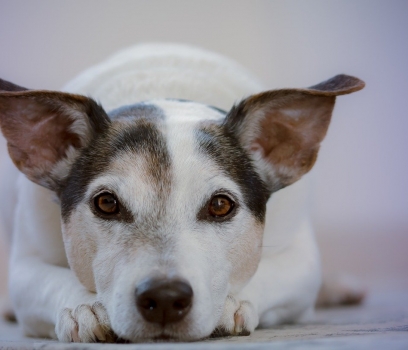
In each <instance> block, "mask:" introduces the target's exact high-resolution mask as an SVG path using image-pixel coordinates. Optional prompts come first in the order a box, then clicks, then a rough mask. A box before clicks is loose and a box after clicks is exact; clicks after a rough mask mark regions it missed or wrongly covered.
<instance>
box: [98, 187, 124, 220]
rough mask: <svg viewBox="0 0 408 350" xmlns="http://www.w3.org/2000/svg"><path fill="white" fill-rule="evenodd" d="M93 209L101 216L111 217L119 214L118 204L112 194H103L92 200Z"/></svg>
mask: <svg viewBox="0 0 408 350" xmlns="http://www.w3.org/2000/svg"><path fill="white" fill-rule="evenodd" d="M94 204H95V208H96V209H97V210H98V211H99V212H101V213H102V214H107V215H113V214H117V213H118V212H119V204H118V201H117V199H116V198H115V196H114V195H113V194H112V193H109V192H103V193H101V194H98V195H97V196H96V197H95V199H94Z"/></svg>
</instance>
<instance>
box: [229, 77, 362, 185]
mask: <svg viewBox="0 0 408 350" xmlns="http://www.w3.org/2000/svg"><path fill="white" fill-rule="evenodd" d="M364 85H365V84H364V82H363V81H361V80H360V79H358V78H355V77H351V76H347V75H337V76H335V77H333V78H331V79H329V80H327V81H324V82H322V83H320V84H318V85H314V86H312V87H310V88H307V89H283V90H272V91H267V92H263V93H260V94H257V95H253V96H250V97H248V98H246V99H244V100H243V101H241V102H240V103H239V104H238V105H237V106H234V107H233V108H232V109H231V111H230V112H229V113H228V115H227V117H226V119H225V121H224V125H225V126H226V128H227V129H228V130H229V131H230V132H233V133H234V134H235V135H236V136H237V137H238V140H239V141H240V143H241V145H242V146H243V148H244V149H246V150H247V151H248V152H249V153H250V154H251V156H252V158H253V159H254V162H255V165H256V167H257V169H258V171H259V173H260V175H261V176H262V178H263V179H264V181H266V183H267V184H268V186H269V187H270V190H271V192H273V191H277V190H278V189H280V188H283V187H285V186H288V185H290V184H292V183H293V182H295V181H297V180H298V179H300V178H301V177H302V176H303V175H304V174H306V173H307V172H308V171H309V170H310V169H311V168H312V167H313V164H314V163H315V161H316V158H317V153H318V150H319V146H320V142H321V141H322V140H323V138H324V136H325V135H326V132H327V129H328V126H329V123H330V118H331V114H332V111H333V107H334V102H335V99H336V96H337V95H344V94H349V93H352V92H354V91H358V90H361V89H362V88H363V87H364Z"/></svg>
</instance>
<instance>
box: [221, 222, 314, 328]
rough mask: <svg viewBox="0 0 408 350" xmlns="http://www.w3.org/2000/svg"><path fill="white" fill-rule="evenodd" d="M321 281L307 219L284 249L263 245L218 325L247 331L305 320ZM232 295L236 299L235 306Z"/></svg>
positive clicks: (309, 312)
mask: <svg viewBox="0 0 408 350" xmlns="http://www.w3.org/2000/svg"><path fill="white" fill-rule="evenodd" d="M282 271H285V273H282ZM320 282H321V275H320V259H319V254H318V251H317V246H316V243H315V241H314V238H313V230H312V227H311V225H310V224H309V223H308V222H307V221H304V222H303V223H302V224H301V226H300V227H299V229H298V233H297V235H296V238H295V240H294V242H293V243H292V245H291V246H289V247H287V248H285V249H284V251H282V252H280V253H274V254H268V249H267V247H266V248H265V249H264V253H263V256H262V259H261V262H260V264H259V267H258V270H257V272H256V273H255V275H254V276H253V278H252V279H251V280H250V282H249V284H248V285H247V286H245V287H244V289H243V290H242V291H241V292H240V293H239V294H238V295H236V296H229V298H228V300H227V303H226V307H225V309H224V315H223V316H222V318H221V319H220V323H219V325H218V329H220V330H227V332H226V333H228V334H231V335H233V334H237V333H238V332H237V331H236V330H241V329H242V331H241V332H240V334H245V333H246V334H248V333H249V332H252V331H253V330H254V329H255V328H256V327H257V326H258V325H259V326H260V327H270V326H273V325H276V324H279V323H283V322H294V321H305V320H306V318H307V317H310V315H311V314H312V310H313V307H314V303H315V300H316V296H317V293H318V290H319V287H320ZM230 299H233V300H234V302H233V305H234V307H232V306H231V304H232V303H231V302H229V301H230ZM242 305H244V307H243V308H242V307H241V306H242ZM226 320H227V321H226ZM231 320H234V324H232V321H231ZM224 333H225V332H224Z"/></svg>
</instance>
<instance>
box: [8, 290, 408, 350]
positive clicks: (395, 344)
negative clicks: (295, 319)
mask: <svg viewBox="0 0 408 350" xmlns="http://www.w3.org/2000/svg"><path fill="white" fill-rule="evenodd" d="M327 348H329V349H385V350H390V349H404V350H406V349H408V290H406V289H403V290H400V291H398V292H397V291H395V290H394V291H393V292H390V291H388V292H380V291H373V292H372V293H371V294H370V295H369V296H368V298H367V300H366V301H365V303H364V304H363V305H361V306H357V307H344V308H335V309H321V310H318V311H317V313H316V319H315V321H314V322H313V323H309V324H305V325H283V326H279V327H276V328H274V329H268V330H257V331H255V333H254V334H252V335H251V336H249V337H227V338H220V339H209V340H205V341H201V342H196V343H183V344H180V343H166V344H163V343H161V344H64V343H58V342H55V341H52V340H46V339H32V338H25V337H23V336H22V335H21V332H20V330H19V328H18V326H17V325H16V324H10V323H6V322H4V321H2V322H1V323H0V349H1V350H3V349H73V350H77V349H81V350H87V349H115V350H117V349H121V350H122V349H123V350H128V349H149V350H150V349H152V350H155V349H157V350H162V349H170V350H176V349H177V350H178V349H180V350H183V349H194V350H199V349H217V350H218V349H219V350H221V349H248V350H250V349H251V350H252V349H254V350H255V349H262V350H263V349H272V350H273V349H306V350H308V349H327Z"/></svg>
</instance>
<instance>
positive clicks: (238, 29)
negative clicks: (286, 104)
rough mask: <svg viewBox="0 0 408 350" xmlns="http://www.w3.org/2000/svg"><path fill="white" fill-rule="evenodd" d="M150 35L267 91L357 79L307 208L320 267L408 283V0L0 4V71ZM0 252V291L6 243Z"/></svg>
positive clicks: (40, 72)
mask: <svg viewBox="0 0 408 350" xmlns="http://www.w3.org/2000/svg"><path fill="white" fill-rule="evenodd" d="M151 41H155V42H181V43H187V44H192V45H196V46H201V47H203V48H206V49H209V50H213V51H216V52H219V53H221V54H224V55H227V56H229V57H230V58H233V59H235V60H236V61H238V62H240V63H241V64H242V65H243V66H245V67H247V68H248V69H249V70H250V71H252V72H253V73H254V74H255V75H256V76H258V77H259V79H260V80H261V81H262V82H263V83H264V84H265V86H266V87H267V88H270V89H273V88H282V87H305V86H310V85H313V84H315V83H318V82H320V81H322V80H325V79H327V78H329V77H331V76H334V75H336V74H338V73H347V74H350V75H355V76H357V77H359V78H361V79H363V80H364V81H365V82H366V84H367V86H366V88H365V89H364V90H363V91H361V92H358V93H356V94H352V95H350V96H344V97H339V98H338V99H337V106H336V108H335V111H334V118H333V122H332V124H331V127H330V129H329V133H328V135H327V138H326V140H325V141H324V143H323V147H322V149H321V152H320V155H319V159H318V162H317V165H316V167H315V169H314V170H313V171H314V173H315V191H314V198H313V205H312V208H311V209H312V213H313V218H314V222H315V226H316V229H317V234H318V238H319V244H320V245H321V246H322V257H323V260H324V262H325V269H326V270H327V271H341V272H346V273H351V274H354V275H355V276H357V277H358V279H359V280H360V281H361V282H362V283H363V284H365V285H367V286H369V287H375V288H377V290H382V289H384V290H386V289H390V288H397V287H398V288H400V287H401V288H404V289H405V290H406V291H408V184H407V181H408V179H407V174H408V136H407V132H408V115H407V109H408V96H407V94H408V68H407V64H408V1H405V0H383V1H378V0H359V1H353V0H332V1H327V0H302V1H293V0H285V1H274V0H250V1H249V0H222V1H220V0H205V1H204V0H202V1H198V0H197V1H191V0H171V1H168V0H117V1H107V0H87V1H82V0H70V1H54V0H37V1H21V0H10V1H6V0H0V76H1V77H2V78H3V79H6V80H10V81H12V82H15V83H17V84H19V85H22V86H26V87H29V88H41V89H59V88H61V87H62V85H64V84H65V83H66V82H67V81H68V80H70V79H71V78H73V77H74V76H76V75H77V74H78V73H79V72H81V71H82V70H83V69H85V68H87V67H89V66H91V65H93V64H95V63H98V62H100V61H102V60H103V59H105V58H106V57H107V56H109V55H111V54H112V53H114V52H115V51H116V50H119V49H122V48H124V47H127V46H130V45H134V44H136V43H140V42H151ZM0 181H1V174H0ZM3 200H7V199H4V198H3ZM0 260H1V261H0V280H1V281H3V283H0V288H1V289H0V291H3V292H4V290H5V285H4V280H5V278H6V277H5V276H6V273H5V271H6V249H5V247H4V244H3V246H2V245H1V244H0Z"/></svg>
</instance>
